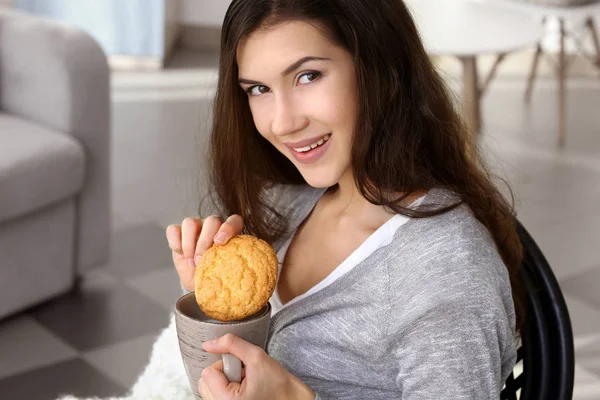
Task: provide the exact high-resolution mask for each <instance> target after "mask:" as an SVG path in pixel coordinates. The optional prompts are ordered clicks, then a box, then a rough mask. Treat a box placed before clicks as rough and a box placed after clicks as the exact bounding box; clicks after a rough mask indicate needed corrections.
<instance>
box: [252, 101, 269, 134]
mask: <svg viewBox="0 0 600 400" xmlns="http://www.w3.org/2000/svg"><path fill="white" fill-rule="evenodd" d="M250 111H251V112H252V120H253V121H254V126H255V127H256V129H257V130H258V132H259V133H260V134H261V136H262V137H264V138H265V139H267V140H268V141H270V142H272V140H271V139H272V137H271V135H270V129H269V126H270V120H269V114H268V110H267V109H266V107H264V106H263V107H261V106H260V105H256V104H251V105H250Z"/></svg>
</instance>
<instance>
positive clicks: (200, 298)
mask: <svg viewBox="0 0 600 400" xmlns="http://www.w3.org/2000/svg"><path fill="white" fill-rule="evenodd" d="M277 264H278V260H277V255H276V254H275V251H274V250H273V248H272V247H271V246H270V245H269V244H268V243H267V242H265V241H264V240H261V239H258V238H256V237H254V236H251V235H238V236H236V237H234V238H233V239H231V240H229V242H227V244H225V245H223V246H218V245H215V246H212V247H211V248H210V249H208V250H207V251H206V252H205V253H204V254H203V255H202V258H201V259H200V261H199V262H198V265H197V266H196V273H195V276H194V284H195V288H196V302H197V303H198V306H199V307H200V309H201V310H202V312H203V313H204V314H206V315H207V316H209V317H211V318H214V319H217V320H220V321H234V320H241V319H244V318H246V317H249V316H251V315H253V314H255V313H257V312H258V311H259V310H260V309H261V308H263V307H264V305H265V304H267V302H268V301H269V299H270V298H271V295H272V294H273V291H274V290H275V284H276V282H277V272H278V267H277Z"/></svg>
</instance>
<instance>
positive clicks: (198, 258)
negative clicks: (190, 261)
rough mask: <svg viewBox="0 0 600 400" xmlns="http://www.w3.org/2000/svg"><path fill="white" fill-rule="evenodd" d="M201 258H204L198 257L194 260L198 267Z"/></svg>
mask: <svg viewBox="0 0 600 400" xmlns="http://www.w3.org/2000/svg"><path fill="white" fill-rule="evenodd" d="M201 258H202V256H196V258H194V260H195V261H196V265H198V263H199V262H200V259H201Z"/></svg>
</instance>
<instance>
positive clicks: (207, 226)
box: [193, 215, 223, 262]
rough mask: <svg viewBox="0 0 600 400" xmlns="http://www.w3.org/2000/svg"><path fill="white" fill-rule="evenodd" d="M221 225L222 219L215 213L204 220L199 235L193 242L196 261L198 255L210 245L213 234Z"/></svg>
mask: <svg viewBox="0 0 600 400" xmlns="http://www.w3.org/2000/svg"><path fill="white" fill-rule="evenodd" d="M221 225H223V221H221V218H219V217H217V216H215V215H213V216H210V217H208V218H206V219H205V220H204V222H203V224H202V231H201V232H200V237H198V239H197V242H196V243H194V247H195V252H194V253H193V255H194V256H195V258H196V262H198V260H199V258H200V256H201V255H202V254H204V252H205V251H206V250H208V249H210V248H211V247H212V245H213V243H214V238H215V235H216V234H217V232H218V231H219V228H220V227H221Z"/></svg>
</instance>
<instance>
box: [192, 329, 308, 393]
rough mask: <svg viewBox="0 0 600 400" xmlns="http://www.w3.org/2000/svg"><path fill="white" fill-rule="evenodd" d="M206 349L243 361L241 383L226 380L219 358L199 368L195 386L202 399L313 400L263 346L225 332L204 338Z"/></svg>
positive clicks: (305, 387)
mask: <svg viewBox="0 0 600 400" xmlns="http://www.w3.org/2000/svg"><path fill="white" fill-rule="evenodd" d="M202 347H203V348H204V350H206V351H207V352H209V353H215V354H224V353H229V354H233V355H234V356H236V357H237V358H239V359H240V360H241V361H242V363H243V365H244V370H243V374H242V375H243V376H244V379H242V382H241V383H237V382H229V381H228V380H227V378H226V377H225V374H224V373H223V361H218V362H216V363H214V364H213V365H211V366H210V367H208V368H205V369H204V370H203V371H202V377H201V378H200V381H199V382H198V387H199V390H200V394H201V395H202V398H203V399H205V400H263V399H276V400H278V399H282V400H283V399H285V400H314V398H315V394H314V393H313V391H312V390H311V389H310V388H309V387H308V386H306V385H305V384H304V383H303V382H302V381H301V380H300V379H298V378H296V377H295V376H294V375H292V374H290V373H289V372H288V371H286V370H285V368H283V367H282V366H281V365H280V364H279V363H278V362H277V361H275V359H273V358H272V357H270V356H269V355H268V354H267V353H265V351H264V350H263V349H261V348H260V347H258V346H255V345H253V344H252V343H249V342H247V341H245V340H243V339H240V338H239V337H237V336H235V335H232V334H227V335H225V336H222V337H220V338H218V339H216V340H211V341H208V342H204V344H203V346H202Z"/></svg>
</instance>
